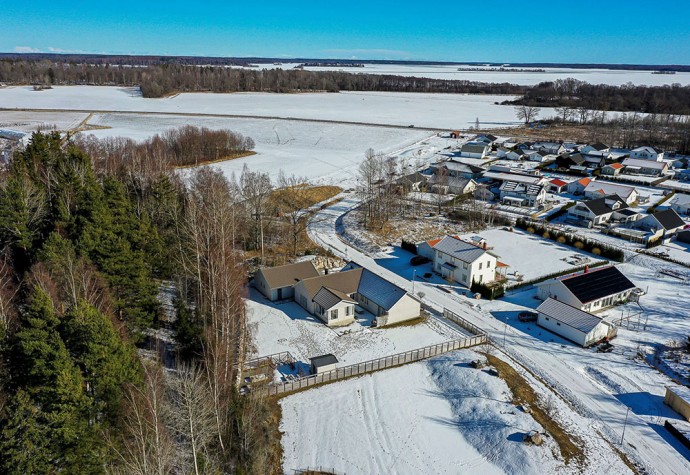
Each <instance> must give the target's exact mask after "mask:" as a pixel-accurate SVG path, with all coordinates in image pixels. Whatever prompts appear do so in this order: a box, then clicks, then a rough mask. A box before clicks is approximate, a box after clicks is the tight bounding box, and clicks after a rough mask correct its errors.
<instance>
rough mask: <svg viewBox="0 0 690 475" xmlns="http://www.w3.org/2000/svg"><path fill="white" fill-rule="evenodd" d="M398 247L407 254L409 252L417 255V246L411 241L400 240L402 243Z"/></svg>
mask: <svg viewBox="0 0 690 475" xmlns="http://www.w3.org/2000/svg"><path fill="white" fill-rule="evenodd" d="M400 247H401V248H402V249H404V250H406V251H408V252H411V253H412V254H417V246H415V243H413V242H411V241H406V240H404V239H403V240H402V243H400Z"/></svg>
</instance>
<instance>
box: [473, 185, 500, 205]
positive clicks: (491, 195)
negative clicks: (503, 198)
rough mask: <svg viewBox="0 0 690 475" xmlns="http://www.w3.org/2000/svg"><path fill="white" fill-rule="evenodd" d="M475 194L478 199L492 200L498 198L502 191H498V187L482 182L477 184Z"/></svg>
mask: <svg viewBox="0 0 690 475" xmlns="http://www.w3.org/2000/svg"><path fill="white" fill-rule="evenodd" d="M473 195H474V197H475V198H476V199H478V200H482V201H488V202H491V201H495V200H496V199H497V198H498V196H499V195H500V192H499V191H498V188H492V187H490V186H489V185H484V184H482V185H477V187H476V189H475V190H474V193H473Z"/></svg>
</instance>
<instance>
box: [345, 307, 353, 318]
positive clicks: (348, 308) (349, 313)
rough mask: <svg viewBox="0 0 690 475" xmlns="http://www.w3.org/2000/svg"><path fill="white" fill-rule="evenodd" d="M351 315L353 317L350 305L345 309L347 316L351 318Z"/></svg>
mask: <svg viewBox="0 0 690 475" xmlns="http://www.w3.org/2000/svg"><path fill="white" fill-rule="evenodd" d="M350 315H352V307H350V306H349V305H348V306H347V307H345V316H346V317H349V316H350Z"/></svg>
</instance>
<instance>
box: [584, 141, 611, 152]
mask: <svg viewBox="0 0 690 475" xmlns="http://www.w3.org/2000/svg"><path fill="white" fill-rule="evenodd" d="M589 146H590V147H592V148H593V149H594V150H599V151H602V150H608V148H609V146H608V145H604V144H603V143H601V142H598V143H593V144H590V145H589Z"/></svg>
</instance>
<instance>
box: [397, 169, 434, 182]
mask: <svg viewBox="0 0 690 475" xmlns="http://www.w3.org/2000/svg"><path fill="white" fill-rule="evenodd" d="M426 179H427V177H426V176H424V175H422V174H421V173H419V172H415V173H411V174H409V175H405V176H401V177H400V178H398V179H397V180H395V182H396V183H398V184H400V185H403V184H404V185H414V184H415V183H424V182H426Z"/></svg>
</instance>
